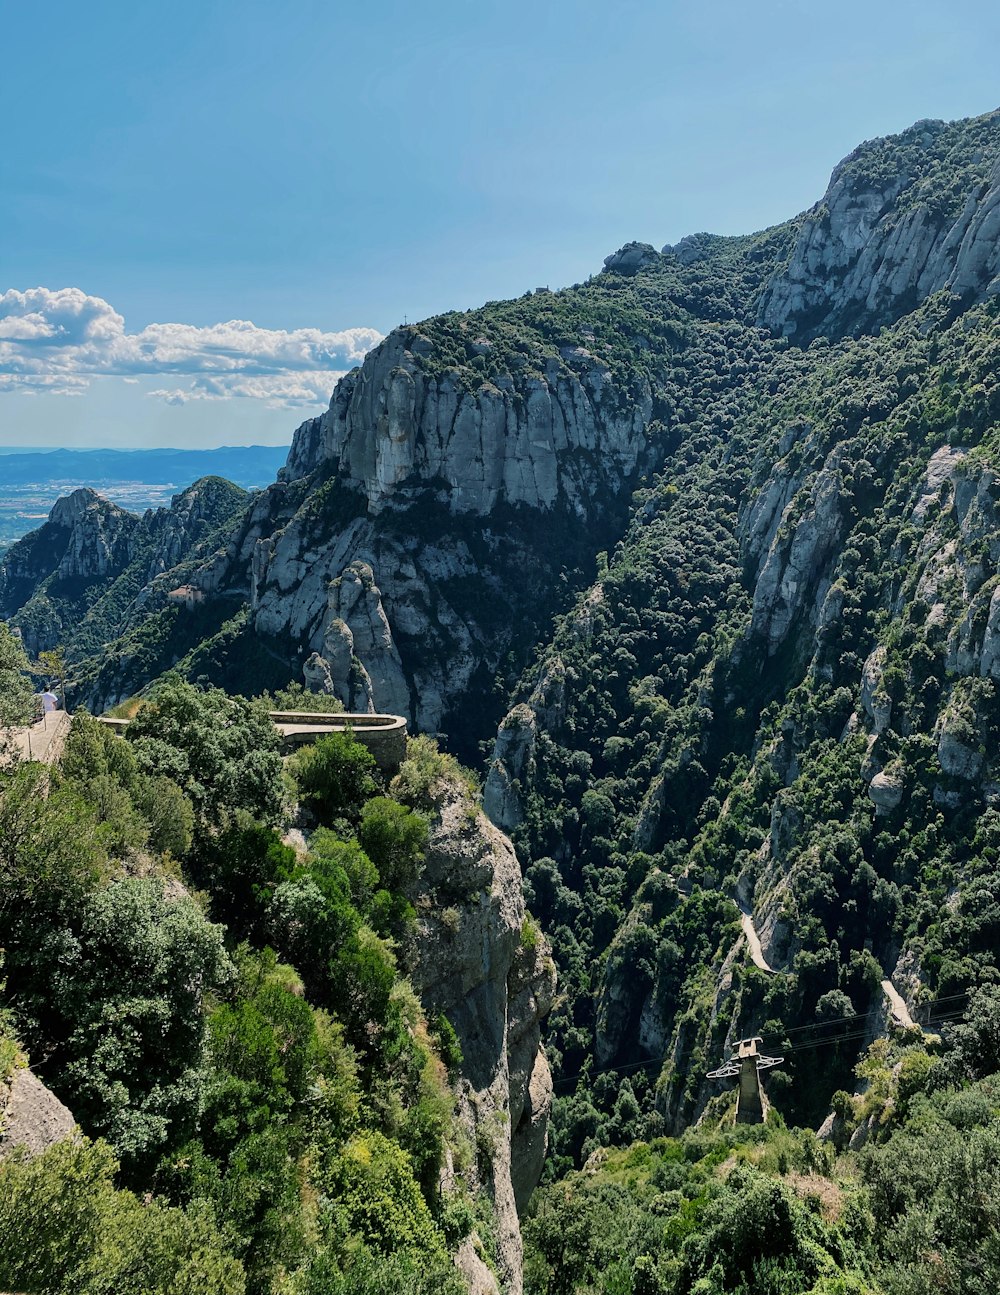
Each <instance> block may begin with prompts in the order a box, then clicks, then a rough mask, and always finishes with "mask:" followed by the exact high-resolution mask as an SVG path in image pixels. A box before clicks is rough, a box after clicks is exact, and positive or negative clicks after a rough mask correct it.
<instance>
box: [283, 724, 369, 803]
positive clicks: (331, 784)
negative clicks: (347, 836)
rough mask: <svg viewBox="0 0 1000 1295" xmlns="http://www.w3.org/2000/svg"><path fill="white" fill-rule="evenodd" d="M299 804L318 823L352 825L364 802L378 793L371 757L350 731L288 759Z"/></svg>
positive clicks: (308, 747)
mask: <svg viewBox="0 0 1000 1295" xmlns="http://www.w3.org/2000/svg"><path fill="white" fill-rule="evenodd" d="M291 767H292V772H293V774H294V776H295V779H296V781H297V783H298V785H299V791H300V793H301V796H302V799H303V801H304V802H305V803H306V804H307V805H308V806H309V807H310V809H312V810H313V812H314V813H315V815H316V817H317V818H318V819H319V821H320V822H321V823H324V824H326V825H327V826H330V825H332V824H333V823H335V822H336V821H337V820H338V819H341V818H344V819H347V820H348V821H349V822H351V823H356V822H357V821H358V818H359V817H360V815H361V809H362V806H363V805H364V803H365V801H367V800H370V799H371V797H372V796H374V795H375V793H376V792H377V791H378V781H377V779H376V776H375V768H376V766H375V757H374V756H373V755H372V753H371V752H370V751H369V750H368V748H367V747H365V746H363V745H362V744H361V743H360V742H359V741H358V740H357V738H356V737H355V736H354V734H353V733H352V732H350V730H348V731H347V732H346V733H331V734H330V735H329V736H328V737H322V738H320V739H319V741H318V742H316V743H314V744H313V745H312V746H306V747H303V748H302V749H301V750H300V751H298V752H296V754H295V755H294V756H293V757H292V760H291Z"/></svg>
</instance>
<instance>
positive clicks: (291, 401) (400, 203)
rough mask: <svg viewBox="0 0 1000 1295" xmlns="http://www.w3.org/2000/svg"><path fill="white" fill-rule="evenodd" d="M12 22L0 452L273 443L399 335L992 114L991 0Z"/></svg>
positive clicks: (508, 5) (106, 3)
mask: <svg viewBox="0 0 1000 1295" xmlns="http://www.w3.org/2000/svg"><path fill="white" fill-rule="evenodd" d="M0 9H2V20H3V33H4V36H3V52H2V60H3V63H2V72H0V120H2V121H3V122H4V142H3V148H2V150H0V195H2V202H0V294H6V295H5V296H3V297H2V298H0V444H4V443H6V444H18V445H26V444H39V445H41V444H47V445H57V444H71V445H82V444H91V445H98V444H100V445H137V446H138V445H152V444H159V445H166V444H177V445H180V444H196V445H204V444H206V443H218V444H221V443H228V444H232V443H239V442H250V441H273V442H278V441H283V440H287V439H288V437H289V435H290V433H291V431H292V429H293V428H294V427H295V425H296V424H297V423H298V422H299V421H301V419H302V418H304V417H306V416H308V415H310V414H312V413H314V412H318V411H319V409H320V408H322V407H323V405H324V404H325V403H326V400H327V399H328V396H329V388H331V387H332V385H333V381H334V375H335V374H336V373H338V372H340V371H342V370H343V369H346V368H348V367H350V365H351V364H353V363H355V362H356V360H357V357H358V356H359V355H360V354H362V353H363V351H364V349H365V347H366V346H367V345H370V344H371V342H372V341H373V340H374V339H375V338H376V337H377V335H378V334H380V333H384V332H386V331H387V330H388V329H390V328H391V327H392V326H393V325H395V324H396V323H399V322H402V320H403V318H404V317H407V318H409V319H410V320H411V321H412V320H414V319H418V318H421V317H423V316H425V315H427V314H431V313H434V312H436V311H440V310H445V309H450V308H455V307H458V308H462V307H467V306H471V305H475V304H478V303H479V302H481V301H483V300H486V299H490V298H498V297H504V296H511V295H515V294H518V293H520V292H522V291H524V290H525V289H526V288H532V287H537V286H539V285H542V284H547V285H549V286H551V287H557V286H560V285H562V284H565V283H571V282H573V281H575V280H578V279H581V278H584V277H586V275H587V274H589V273H590V272H592V271H594V270H596V269H598V268H599V267H600V265H601V262H602V260H603V258H604V256H606V255H607V254H608V253H609V252H610V251H612V250H614V249H615V248H616V247H618V246H620V245H621V244H622V243H624V242H627V241H628V240H629V239H632V238H639V239H643V240H646V241H649V242H652V243H654V244H656V245H657V246H659V245H662V244H663V243H665V242H674V241H676V240H677V239H678V238H680V237H682V236H683V235H684V234H687V233H691V232H693V231H696V230H702V229H709V230H713V231H716V232H720V233H738V232H746V231H749V230H753V229H758V228H761V227H763V226H766V225H768V224H773V223H775V222H776V221H779V220H782V219H784V218H786V217H787V216H790V215H792V214H794V213H795V212H797V211H799V210H801V209H803V208H804V207H806V206H808V205H810V204H811V203H812V202H813V201H815V200H816V199H817V198H819V197H820V196H821V194H822V192H823V189H824V187H825V185H826V181H827V178H828V176H829V172H830V170H831V168H832V167H833V165H834V164H835V163H836V162H837V161H838V160H839V158H840V157H842V156H843V155H844V154H845V153H847V152H849V151H850V149H851V148H853V147H854V146H855V145H856V144H857V143H859V142H860V141H861V140H862V139H865V138H870V137H872V136H874V135H880V134H885V133H887V132H890V131H894V130H899V129H902V128H903V127H905V126H907V125H909V124H910V123H911V122H913V121H914V120H916V119H918V118H921V117H944V118H952V117H960V116H966V115H971V114H975V113H980V112H985V111H988V110H989V109H991V108H995V107H997V106H1000V70H998V69H1000V59H998V54H1000V6H996V5H995V4H988V3H980V2H979V0H968V2H966V0H950V2H949V3H947V4H946V3H929V2H928V0H905V2H903V0H879V2H876V3H872V2H871V0H865V2H864V3H861V2H859V0H841V2H840V3H838V4H837V5H826V6H818V5H816V4H815V2H814V0H809V2H807V0H753V2H752V3H751V2H750V0H743V2H742V3H734V2H733V0H714V3H712V4H703V3H702V4H694V3H683V4H682V3H670V2H669V0H659V2H657V0H632V2H630V0H616V2H615V3H610V0H608V2H604V3H597V2H594V0H533V3H526V2H524V0H503V3H494V4H492V5H490V4H484V3H476V2H475V0H428V2H425V3H424V4H422V5H418V4H413V3H408V4H403V3H399V2H398V0H383V2H382V3H379V4H369V5H353V4H352V5H348V4H344V3H340V2H339V0H327V3H314V2H313V0H287V2H286V3H285V4H283V5H280V6H279V5H276V4H274V3H273V0H271V2H270V3H266V4H264V3H257V2H256V0H240V2H239V3H236V2H234V0H197V2H191V0H174V2H173V3H172V4H170V5H169V6H168V5H165V4H136V3H134V0H130V2H129V3H124V2H122V0H91V3H90V4H87V5H81V4H79V3H72V4H71V3H64V2H63V0H48V2H47V3H46V4H44V5H34V6H29V5H25V4H14V3H13V2H12V0H6V2H4V3H2V4H0ZM32 289H41V290H42V291H41V293H40V294H35V295H30V290H32ZM25 294H29V295H25ZM4 302H6V315H5V314H4V307H3V303H4ZM12 320H15V321H18V322H15V323H12V322H11V321H12ZM232 320H237V321H252V324H253V327H250V326H249V325H248V324H246V323H245V324H244V326H243V327H241V328H238V329H234V328H232V327H231V326H228V321H232ZM24 321H27V323H25V322H24ZM5 326H6V333H5ZM19 330H20V331H19ZM5 336H6V337H7V338H8V339H10V338H11V337H13V338H14V341H13V342H11V341H10V340H8V342H7V348H8V349H7V352H6V354H7V357H8V362H7V363H4V360H3V357H4V354H5V352H4V349H3V347H4V337H5ZM12 351H16V356H15V358H14V359H13V360H11V359H10V355H11V353H12ZM26 357H27V358H26Z"/></svg>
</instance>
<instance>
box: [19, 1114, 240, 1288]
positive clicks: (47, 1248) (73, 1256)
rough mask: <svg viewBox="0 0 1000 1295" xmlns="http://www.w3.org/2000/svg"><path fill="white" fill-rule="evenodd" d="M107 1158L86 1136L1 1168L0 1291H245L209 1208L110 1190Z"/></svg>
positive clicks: (111, 1165) (111, 1164)
mask: <svg viewBox="0 0 1000 1295" xmlns="http://www.w3.org/2000/svg"><path fill="white" fill-rule="evenodd" d="M116 1169H117V1165H116V1162H115V1158H114V1154H113V1153H112V1151H111V1149H110V1147H108V1146H107V1145H106V1144H105V1143H101V1142H91V1141H90V1140H89V1139H87V1138H81V1139H79V1140H75V1139H67V1140H65V1141H63V1142H59V1143H56V1144H55V1146H52V1147H50V1148H49V1149H48V1150H47V1151H45V1152H43V1153H42V1154H41V1155H38V1156H35V1157H34V1158H32V1159H28V1158H27V1157H25V1156H22V1155H15V1156H13V1157H11V1158H9V1159H7V1160H5V1161H4V1162H3V1163H2V1164H0V1237H2V1238H3V1240H2V1243H0V1286H3V1287H4V1289H5V1290H11V1291H14V1290H16V1291H24V1292H25V1295H49V1293H50V1292H56V1291H60V1292H63V1291H65V1292H70V1291H72V1292H73V1295H110V1292H114V1295H243V1292H244V1289H245V1283H244V1278H243V1270H242V1267H241V1265H240V1264H239V1263H238V1261H236V1260H235V1259H233V1258H232V1257H231V1256H230V1255H229V1254H227V1253H226V1250H227V1247H226V1245H225V1243H224V1241H223V1239H222V1237H221V1236H220V1235H219V1232H218V1230H217V1228H216V1226H215V1223H214V1220H213V1219H212V1217H211V1214H210V1213H209V1212H208V1211H205V1210H204V1209H202V1208H200V1207H199V1206H194V1207H192V1208H191V1209H190V1210H186V1211H185V1210H179V1209H173V1208H170V1207H167V1206H163V1205H161V1204H160V1203H158V1202H157V1201H148V1202H140V1201H139V1200H137V1199H136V1197H135V1196H133V1195H132V1193H131V1192H127V1191H116V1190H115V1187H114V1176H115V1171H116Z"/></svg>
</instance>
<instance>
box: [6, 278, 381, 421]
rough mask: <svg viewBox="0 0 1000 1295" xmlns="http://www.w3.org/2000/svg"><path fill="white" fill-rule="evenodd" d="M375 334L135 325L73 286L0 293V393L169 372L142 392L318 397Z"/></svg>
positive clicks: (235, 325) (79, 386) (185, 397)
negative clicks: (129, 326) (167, 381)
mask: <svg viewBox="0 0 1000 1295" xmlns="http://www.w3.org/2000/svg"><path fill="white" fill-rule="evenodd" d="M379 341H381V334H379V333H377V332H376V331H375V329H373V328H348V329H345V330H344V331H343V332H339V333H324V332H321V331H320V330H319V329H318V328H297V329H294V330H293V331H291V332H285V331H283V330H280V329H267V328H258V327H257V326H256V324H252V323H249V322H248V321H247V320H243V319H231V320H229V321H228V323H224V324H211V325H209V326H208V327H206V328H198V327H196V326H195V325H193V324H149V325H147V326H146V327H145V328H143V329H142V330H140V331H139V332H137V333H129V332H127V331H126V329H125V320H124V319H123V317H122V316H121V315H119V314H118V312H117V311H116V310H115V309H114V308H113V307H112V306H111V305H109V303H108V302H106V301H104V300H103V299H102V298H101V297H90V296H88V295H87V294H86V293H85V292H82V291H81V290H80V289H79V288H60V289H59V290H58V291H53V290H51V289H49V288H31V289H29V290H28V291H27V292H18V291H16V290H14V289H11V290H10V291H8V292H4V293H2V294H0V392H4V391H21V392H27V393H31V392H42V391H44V392H47V393H49V394H61V395H77V394H79V393H80V392H81V391H83V390H86V388H87V386H88V385H89V383H90V381H91V379H92V378H97V377H119V378H122V379H124V380H125V381H126V382H129V381H131V382H134V381H136V380H137V379H138V378H140V377H150V376H157V377H173V378H176V379H182V378H183V379H186V380H187V381H185V382H183V383H181V384H180V385H177V386H170V387H162V388H159V389H157V390H156V391H154V392H151V393H150V394H152V395H154V396H158V397H160V398H161V399H163V400H166V401H168V402H169V403H170V404H186V403H187V402H188V401H191V400H228V399H232V398H234V397H243V398H245V399H251V400H262V401H266V402H267V403H268V404H269V405H272V406H275V407H282V408H290V407H295V406H301V405H315V404H317V403H323V404H325V403H326V401H327V400H329V397H330V392H331V391H332V389H333V386H334V384H335V383H336V381H337V379H338V378H339V377H340V376H341V375H342V374H343V372H344V371H345V370H346V369H347V368H349V367H351V366H352V365H354V364H356V363H358V362H359V361H360V360H361V359H362V358H363V357H364V355H365V354H366V352H368V351H369V350H370V349H371V348H372V347H373V346H375V345H376V344H377V343H378V342H379Z"/></svg>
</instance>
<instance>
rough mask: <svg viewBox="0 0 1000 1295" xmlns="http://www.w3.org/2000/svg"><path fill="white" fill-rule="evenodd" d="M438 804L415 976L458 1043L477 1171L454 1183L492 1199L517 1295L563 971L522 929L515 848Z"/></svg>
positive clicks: (502, 1257)
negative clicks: (550, 1026) (548, 1024)
mask: <svg viewBox="0 0 1000 1295" xmlns="http://www.w3.org/2000/svg"><path fill="white" fill-rule="evenodd" d="M433 796H434V800H435V805H436V809H435V812H434V815H433V821H432V828H431V835H430V840H429V844H428V848H427V853H426V859H425V865H424V871H423V877H422V879H421V893H420V895H419V896H418V897H417V910H418V913H419V915H420V916H419V934H418V940H417V952H416V963H415V966H414V968H413V970H412V973H411V974H412V979H413V982H414V987H415V988H416V989H417V991H418V993H419V994H420V997H421V1000H422V1001H423V1003H424V1005H425V1008H426V1009H427V1011H428V1014H429V1015H430V1016H431V1017H432V1018H433V1017H434V1016H435V1015H436V1014H437V1013H439V1012H443V1013H444V1015H445V1016H447V1018H448V1020H449V1021H450V1022H451V1024H452V1026H453V1027H454V1029H455V1031H456V1033H457V1035H458V1038H459V1042H460V1044H461V1047H462V1053H463V1057H464V1062H463V1066H462V1079H461V1081H460V1085H459V1114H460V1119H461V1121H462V1123H463V1124H464V1125H465V1127H466V1129H467V1132H468V1136H469V1140H470V1143H471V1145H472V1146H473V1147H474V1148H475V1160H474V1163H472V1164H470V1165H469V1166H468V1167H467V1168H465V1169H464V1170H459V1169H457V1168H456V1169H454V1170H453V1173H454V1174H456V1175H457V1174H459V1173H463V1174H464V1176H465V1177H466V1179H467V1181H468V1185H469V1186H470V1188H472V1189H473V1190H476V1189H481V1190H485V1191H486V1192H487V1193H488V1194H489V1196H490V1198H491V1199H492V1201H493V1204H494V1207H495V1210H496V1218H497V1232H498V1249H499V1254H498V1260H499V1268H500V1273H499V1276H500V1278H501V1281H502V1282H503V1283H504V1287H503V1288H504V1289H505V1290H507V1291H509V1292H510V1293H511V1295H519V1293H520V1291H521V1288H522V1287H521V1253H522V1247H521V1232H520V1224H519V1221H518V1216H519V1213H520V1212H521V1211H523V1210H524V1208H525V1207H526V1205H527V1203H528V1199H529V1197H530V1195H531V1192H532V1190H533V1189H534V1187H535V1184H536V1183H537V1182H538V1179H539V1176H540V1174H541V1170H542V1162H543V1159H544V1156H545V1148H546V1136H547V1127H548V1116H549V1108H550V1106H551V1102H552V1082H551V1077H550V1074H549V1067H548V1063H547V1061H546V1059H545V1053H544V1050H543V1049H542V1047H541V1045H540V1030H541V1021H542V1019H543V1017H544V1016H545V1014H546V1013H547V1012H548V1010H549V1007H550V1006H551V1003H552V996H553V992H554V988H555V968H554V965H553V962H552V958H551V956H550V954H549V949H548V945H547V943H546V941H545V939H544V937H542V936H541V935H540V934H539V933H538V932H537V930H536V929H535V928H534V926H533V925H532V924H531V923H530V919H527V918H526V914H525V908H524V901H523V899H522V897H521V871H520V868H519V866H518V862H517V858H516V856H515V854H514V849H513V847H512V845H511V843H510V841H509V840H508V839H507V838H506V837H505V836H504V835H503V834H502V833H501V832H499V831H498V830H497V829H496V828H495V827H493V825H492V824H491V823H490V822H489V821H488V820H487V819H486V818H485V817H484V815H483V814H482V813H479V812H478V811H477V810H476V809H475V807H474V806H473V804H472V802H471V801H470V799H469V797H468V794H467V793H466V792H465V791H464V789H462V788H461V787H460V786H458V785H455V784H449V783H448V782H447V781H446V780H445V781H442V782H441V783H440V784H439V785H438V786H437V787H436V788H434V789H433ZM462 1264H463V1268H465V1269H466V1271H467V1273H468V1275H469V1276H470V1278H473V1279H475V1281H478V1282H479V1283H480V1286H479V1288H480V1289H489V1279H488V1274H484V1272H483V1270H482V1267H481V1265H480V1266H478V1267H477V1265H476V1263H475V1262H474V1257H473V1256H472V1255H471V1254H468V1253H466V1254H464V1255H463V1257H462ZM475 1281H474V1283H473V1284H475Z"/></svg>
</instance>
